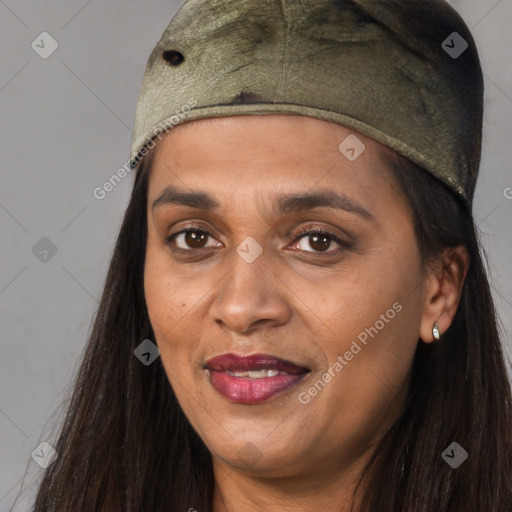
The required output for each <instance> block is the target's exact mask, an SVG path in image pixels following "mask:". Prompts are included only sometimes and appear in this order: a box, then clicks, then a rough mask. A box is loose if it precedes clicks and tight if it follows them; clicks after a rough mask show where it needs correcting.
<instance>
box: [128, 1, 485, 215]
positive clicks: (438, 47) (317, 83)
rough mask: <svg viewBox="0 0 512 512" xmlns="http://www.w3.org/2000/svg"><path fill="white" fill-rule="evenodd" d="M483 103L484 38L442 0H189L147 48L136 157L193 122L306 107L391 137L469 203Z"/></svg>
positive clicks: (303, 111)
mask: <svg viewBox="0 0 512 512" xmlns="http://www.w3.org/2000/svg"><path fill="white" fill-rule="evenodd" d="M482 111H483V77H482V71H481V67H480V61H479V56H478V52H477V49H476V45H475V42H474V40H473V37H472V35H471V33H470V31H469V29H468V27H467V26H466V24H465V23H464V21H463V20H462V18H461V17H460V16H459V14H458V13H457V12H456V11H455V10H454V9H453V8H452V7H451V6H450V5H449V4H447V3H446V2H445V1H443V0H188V1H186V2H185V3H184V4H183V5H182V7H181V9H180V10H179V11H178V13H177V14H176V15H175V17H174V18H173V19H172V20H171V22H170V24H169V26H168V27H167V29H166V30H165V31H164V33H163V35H162V37H161V39H160V41H159V42H158V44H157V45H156V47H155V48H154V50H153V52H152V53H151V55H150V57H149V60H148V63H147V67H146V73H145V76H144V80H143V83H142V88H141V91H140V96H139V102H138V105H137V111H136V116H135V124H134V131H133V137H132V145H131V155H130V157H131V166H132V167H136V166H137V165H138V163H139V162H140V161H141V160H142V158H143V157H144V155H145V154H147V152H148V149H150V148H152V147H154V146H155V144H156V141H154V140H152V139H154V137H155V136H157V137H158V138H161V137H160V133H162V132H163V131H168V130H169V129H171V128H173V127H174V126H177V125H179V124H182V123H185V122H189V121H192V120H195V119H201V118H207V117H220V116H232V115H243V114H279V113H283V114H298V115H305V116H311V117H315V118H318V119H323V120H326V121H331V122H335V123H339V124H343V125H345V126H347V127H349V128H352V129H353V130H355V131H358V132H360V133H362V134H364V135H367V136H368V137H371V138H373V139H374V140H376V141H378V142H381V143H382V144H385V145H386V146H389V147H390V148H392V149H394V150H395V151H397V152H398V153H400V154H401V155H403V156H405V157H407V158H409V159H410V160H411V161H413V162H414V163H416V164H417V165H419V166H421V167H422V168H423V169H425V170H426V171H428V172H430V173H432V174H433V175H434V176H436V177H437V178H438V179H440V180H441V181H442V182H444V183H445V184H446V185H448V187H450V189H451V190H453V191H454V192H456V193H457V194H458V195H459V196H460V197H462V199H463V200H464V201H465V202H466V204H469V205H470V204H471V203H472V200H473V195H474V189H475V185H476V179H477V174H478V169H479V165H480V156H481V125H482V113H483V112H482ZM340 142H341V141H340Z"/></svg>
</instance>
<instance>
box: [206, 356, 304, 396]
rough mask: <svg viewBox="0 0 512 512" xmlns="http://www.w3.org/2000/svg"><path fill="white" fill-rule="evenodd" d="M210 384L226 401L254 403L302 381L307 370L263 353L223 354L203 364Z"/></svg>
mask: <svg viewBox="0 0 512 512" xmlns="http://www.w3.org/2000/svg"><path fill="white" fill-rule="evenodd" d="M206 368H207V369H208V370H210V372H209V374H210V382H211V383H212V385H213V387H214V388H215V390H216V391H217V392H218V393H219V394H220V395H222V396H223V397H224V398H226V399H227V400H229V401H230V402H234V403H237V404H246V405H251V404H257V403H260V402H264V401H266V400H269V399H270V398H272V397H274V396H276V395H278V394H280V393H282V392H283V391H284V390H286V389H288V388H290V387H292V386H294V385H295V384H297V383H298V382H300V381H301V380H303V379H304V377H305V376H306V375H307V374H308V373H309V371H310V370H309V369H308V368H305V367H302V366H299V365H296V364H295V363H292V362H291V361H287V360H285V359H281V358H279V357H275V356H271V355H267V354H253V355H250V356H237V355H235V354H223V355H220V356H217V357H214V358H212V359H209V360H208V361H207V362H206Z"/></svg>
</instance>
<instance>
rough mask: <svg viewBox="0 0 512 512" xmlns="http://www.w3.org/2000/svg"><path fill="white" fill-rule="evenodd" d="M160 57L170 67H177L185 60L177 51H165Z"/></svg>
mask: <svg viewBox="0 0 512 512" xmlns="http://www.w3.org/2000/svg"><path fill="white" fill-rule="evenodd" d="M162 57H163V58H164V60H165V61H167V62H168V63H169V64H170V65H171V66H179V65H180V64H181V63H182V62H183V61H184V60H185V57H183V54H182V53H181V52H179V51H177V50H165V51H164V53H163V55H162Z"/></svg>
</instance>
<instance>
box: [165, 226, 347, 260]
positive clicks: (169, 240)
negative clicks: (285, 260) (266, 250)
mask: <svg viewBox="0 0 512 512" xmlns="http://www.w3.org/2000/svg"><path fill="white" fill-rule="evenodd" d="M190 231H195V232H199V233H204V234H206V235H207V236H209V237H211V238H215V237H214V236H213V235H212V234H211V233H210V232H209V231H208V230H206V229H204V228H201V227H199V226H195V225H191V226H187V227H186V228H184V229H182V230H181V231H178V232H177V233H173V234H172V235H170V236H168V237H167V238H166V239H165V241H164V243H165V245H169V246H170V245H171V244H172V243H173V242H174V239H175V238H176V237H177V236H179V235H182V234H184V233H188V232H190ZM305 235H309V236H311V235H325V236H327V237H329V238H330V239H331V240H332V241H334V242H336V243H337V244H338V245H339V246H340V248H341V249H350V248H351V247H352V246H351V245H350V244H349V243H347V242H345V241H343V240H341V239H340V238H338V237H337V236H336V235H335V234H334V233H332V232H331V231H329V230H327V229H324V228H304V229H301V230H300V231H299V232H298V233H296V234H295V236H294V239H293V242H298V241H299V239H301V238H304V236H305ZM206 249H208V248H206V247H204V248H201V249H182V248H180V247H178V248H173V249H172V250H173V252H177V253H182V254H190V253H192V252H194V251H195V250H196V251H201V250H206ZM299 251H300V249H299ZM303 252H307V253H313V254H316V255H319V256H332V255H333V254H335V253H338V252H340V249H335V250H334V251H332V250H331V251H303Z"/></svg>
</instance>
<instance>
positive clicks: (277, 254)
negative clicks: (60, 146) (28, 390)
mask: <svg viewBox="0 0 512 512" xmlns="http://www.w3.org/2000/svg"><path fill="white" fill-rule="evenodd" d="M482 105H483V80H482V72H481V68H480V63H479V59H478V53H477V50H476V48H475V43H474V40H473V39H472V37H471V34H470V33H469V31H468V29H467V27H466V25H465V24H464V22H463V21H462V20H461V19H460V17H459V16H458V15H457V13H455V11H453V9H451V8H450V7H449V6H448V5H447V4H446V3H445V2H443V1H441V0H431V1H428V2H427V1H425V2H412V1H411V2H404V1H398V0H393V1H391V0H387V1H385V2H383V1H382V2H375V1H368V0H350V1H349V0H347V1H337V2H335V1H327V0H321V1H319V0H315V1H313V0H310V1H302V2H291V1H290V2H277V1H271V0H268V1H262V2H254V1H249V0H245V1H227V0H221V1H216V2H211V1H207V0H189V1H188V2H186V3H185V4H184V5H183V7H182V8H181V10H180V11H179V13H178V14H177V15H176V16H175V18H174V19H173V20H172V21H171V23H170V25H169V27H168V28H167V30H166V31H165V32H164V34H163V36H162V38H161V40H160V41H159V43H158V44H157V46H156V48H155V50H154V51H153V53H152V54H151V56H150V58H149V61H148V66H147V69H146V75H145V78H144V83H143V86H142V90H141V96H140V100H139V104H138V108H137V114H136V120H135V128H134V134H133V141H132V164H133V166H134V167H136V171H135V181H134V187H133V192H132V197H131V200H130V203H129V206H128V209H127V211H126V215H125V218H124V222H123V225H122V228H121V231H120V234H119V238H118V240H117V244H116V247H115V251H114V254H113V258H112V263H111V266H110V269H109V273H108V276H107V280H106V284H105V290H104V294H103V297H102V301H101V304H100V307H99V310H98V313H97V317H96V321H95V324H94V329H93V331H92V334H91V337H90V340H89V344H88V347H87V351H86V353H85V357H84V361H83V363H82V366H81V369H80V372H79V375H78V377H77V382H76V385H75V389H74V392H73V396H72V399H71V402H70V405H69V409H68V413H67V416H66V418H65V421H64V423H63V426H62V429H61V433H60V437H59V439H58V442H57V443H56V444H55V449H56V451H57V452H58V454H59V456H58V458H57V459H56V460H55V462H53V464H52V465H51V466H50V467H49V468H48V469H47V471H46V473H45V475H44V478H43V480H42V482H41V485H40V489H39V493H38V495H37V499H36V503H35V508H34V510H35V511H37V512H39V511H47V510H52V511H55V512H57V511H71V510H73V511H75V510H80V511H87V510H90V511H93V510H94V511H98V510H102V511H118V510H119V511H121V510H122V511H141V510H145V511H160V510H161V511H168V510H173V511H185V510H188V511H192V510H197V511H205V512H206V511H213V512H223V511H232V510H242V511H249V510H262V511H269V510H284V511H292V510H293V511H297V510H304V511H316V510H329V511H331V510H332V511H343V512H347V511H353V512H363V511H364V512H370V511H372V512H375V511H379V512H397V511H404V512H405V511H415V512H432V511H436V512H438V511H446V512H448V511H450V512H459V511H462V510H464V511H465V512H467V511H474V512H476V511H478V512H481V511H483V510H485V511H495V512H505V511H510V510H512V414H511V393H510V383H509V382H508V379H507V373H506V366H505V361H504V356H503V352H502V346H501V341H500V337H499V334H498V330H497V320H496V313H495V309H494V305H493V301H492V297H491V293H490V288H489V283H488V279H487V276H486V273H485V270H484V265H483V261H482V258H481V254H480V252H481V248H480V246H479V242H478V238H477V234H476V229H475V226H474V222H473V217H472V199H473V194H474V188H475V184H476V178H477V174H478V168H479V164H480V153H481V135H482V108H483V107H482ZM262 114H264V115H262ZM164 131H165V132H166V133H163V132H164Z"/></svg>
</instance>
